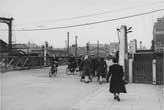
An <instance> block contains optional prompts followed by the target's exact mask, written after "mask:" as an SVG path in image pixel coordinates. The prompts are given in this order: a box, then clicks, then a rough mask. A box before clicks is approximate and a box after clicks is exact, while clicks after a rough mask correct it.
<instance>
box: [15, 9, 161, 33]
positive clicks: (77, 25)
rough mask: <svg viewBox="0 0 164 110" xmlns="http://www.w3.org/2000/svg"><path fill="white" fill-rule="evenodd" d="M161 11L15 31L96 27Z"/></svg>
mask: <svg viewBox="0 0 164 110" xmlns="http://www.w3.org/2000/svg"><path fill="white" fill-rule="evenodd" d="M159 11H164V8H162V9H158V10H153V11H148V12H143V13H139V14H133V15H129V16H123V17H118V18H113V19H107V20H101V21H95V22H89V23H82V24H76V25H68V26H59V27H49V28H34V29H15V30H13V31H40V30H54V29H64V28H73V27H81V26H88V25H94V24H100V23H105V22H111V21H117V20H122V19H127V18H132V17H137V16H142V15H146V14H151V13H156V12H159Z"/></svg>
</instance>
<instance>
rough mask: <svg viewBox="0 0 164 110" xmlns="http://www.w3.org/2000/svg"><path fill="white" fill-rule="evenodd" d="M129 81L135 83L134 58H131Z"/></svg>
mask: <svg viewBox="0 0 164 110" xmlns="http://www.w3.org/2000/svg"><path fill="white" fill-rule="evenodd" d="M129 82H130V83H133V59H129Z"/></svg>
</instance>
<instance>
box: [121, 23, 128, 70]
mask: <svg viewBox="0 0 164 110" xmlns="http://www.w3.org/2000/svg"><path fill="white" fill-rule="evenodd" d="M126 34H127V33H126V26H125V25H122V26H121V29H120V45H119V64H120V65H122V66H123V69H124V71H125V59H128V58H127V57H128V53H127V49H128V47H127V35H126Z"/></svg>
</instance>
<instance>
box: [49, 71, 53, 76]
mask: <svg viewBox="0 0 164 110" xmlns="http://www.w3.org/2000/svg"><path fill="white" fill-rule="evenodd" d="M49 77H52V69H50V71H49Z"/></svg>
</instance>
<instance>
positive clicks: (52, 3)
mask: <svg viewBox="0 0 164 110" xmlns="http://www.w3.org/2000/svg"><path fill="white" fill-rule="evenodd" d="M163 8H164V1H163V0H0V17H7V18H11V17H13V18H14V20H13V30H22V29H43V28H52V27H53V28H55V27H62V26H71V25H78V24H85V23H92V22H97V21H103V20H110V19H115V18H119V17H125V16H130V15H134V14H140V13H145V12H150V11H153V10H158V9H163ZM163 16H164V11H159V12H156V13H150V14H146V15H142V16H136V17H132V18H127V19H121V20H116V21H110V22H104V23H99V24H93V25H87V26H80V27H71V28H64V29H53V30H39V31H13V39H12V40H13V42H14V43H27V42H28V41H30V42H32V43H36V44H38V45H43V44H44V42H45V41H48V43H49V45H52V46H53V47H54V48H63V47H65V46H66V44H65V42H66V40H67V32H69V33H70V45H72V44H74V43H75V36H78V46H85V45H86V43H87V42H90V43H97V41H98V40H99V42H100V43H107V44H109V43H110V42H118V36H117V31H116V29H117V28H120V27H121V25H126V26H127V27H132V31H133V32H131V33H129V34H128V41H130V40H132V39H137V41H138V47H139V42H140V41H142V43H143V45H145V46H146V47H147V48H150V46H151V40H152V39H153V25H154V23H155V22H156V20H157V18H161V17H163ZM7 29H8V27H7V25H6V24H4V23H0V39H3V40H4V41H8V32H7V31H5V30H7Z"/></svg>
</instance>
